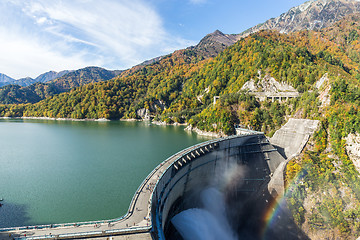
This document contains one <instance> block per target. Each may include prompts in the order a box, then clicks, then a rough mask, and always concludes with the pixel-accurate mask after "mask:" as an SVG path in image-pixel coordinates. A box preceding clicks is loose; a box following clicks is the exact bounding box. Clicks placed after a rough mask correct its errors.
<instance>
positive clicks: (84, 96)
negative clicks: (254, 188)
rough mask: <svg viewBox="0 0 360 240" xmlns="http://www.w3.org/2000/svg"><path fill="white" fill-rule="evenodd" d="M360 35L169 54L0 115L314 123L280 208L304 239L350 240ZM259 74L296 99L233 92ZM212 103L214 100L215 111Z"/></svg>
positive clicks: (354, 232)
mask: <svg viewBox="0 0 360 240" xmlns="http://www.w3.org/2000/svg"><path fill="white" fill-rule="evenodd" d="M359 36H360V21H359V17H357V16H355V15H353V16H348V17H347V18H345V19H343V20H342V21H340V22H338V23H336V24H335V25H333V26H332V27H330V28H328V29H324V30H321V31H317V32H315V31H301V32H295V33H291V34H280V33H279V32H276V31H261V32H258V33H255V34H253V35H250V36H248V37H246V38H244V39H241V40H239V41H238V42H237V43H235V44H234V45H232V46H230V47H228V48H226V49H225V50H224V51H223V52H222V53H220V54H219V55H218V56H217V57H215V58H208V59H204V58H203V57H202V56H200V55H198V54H197V53H196V52H194V51H191V50H190V49H187V50H180V51H176V52H174V53H173V54H171V55H168V56H165V57H163V58H162V59H161V60H159V61H157V62H154V63H152V64H150V65H147V66H141V67H138V68H136V69H133V70H131V71H128V72H124V73H123V74H122V75H120V76H119V77H117V78H115V79H113V80H109V81H106V82H99V83H93V84H87V85H84V86H81V87H78V88H75V89H72V90H71V91H70V92H66V93H61V94H59V95H55V96H52V97H49V98H46V99H45V100H42V101H41V102H38V103H36V104H26V105H1V106H0V116H6V117H16V116H18V117H19V116H34V117H40V116H45V117H55V118H77V119H83V118H88V119H96V118H107V119H122V118H141V117H143V114H140V113H141V112H147V113H148V114H149V115H150V116H151V117H152V118H153V119H155V120H161V121H165V122H167V123H172V122H180V123H182V122H186V123H188V124H191V125H192V126H193V127H197V128H199V129H201V130H205V131H212V132H219V133H222V134H232V133H233V132H234V124H240V125H243V126H246V127H249V128H252V129H254V130H260V131H263V132H265V133H266V134H268V135H269V136H271V135H272V134H273V132H274V131H275V130H276V129H278V128H279V127H280V126H281V125H282V124H283V123H284V122H285V121H286V118H288V117H290V116H295V117H301V118H310V119H318V120H320V122H321V128H320V129H319V130H318V132H316V134H315V136H314V137H313V139H312V141H311V144H310V145H309V146H308V149H307V151H305V153H303V155H301V156H300V157H298V158H296V159H294V160H293V161H292V162H290V164H289V165H288V169H287V183H288V184H289V185H290V184H292V183H293V182H294V181H296V183H298V184H297V185H296V186H295V187H293V188H292V191H290V192H289V193H288V195H287V198H288V202H289V205H290V207H291V210H292V211H293V215H294V218H295V220H296V222H297V223H298V224H299V226H301V227H302V228H303V230H304V231H305V232H306V233H307V234H309V235H310V236H317V235H316V234H318V233H319V232H322V233H323V234H325V235H322V236H325V237H327V236H339V237H341V238H344V239H347V238H349V239H351V237H352V236H358V235H359V233H360V222H359V219H360V179H359V174H358V172H357V171H356V170H355V168H354V166H353V164H352V162H351V161H350V159H349V157H348V155H347V154H346V151H345V140H344V138H345V137H346V136H347V135H348V134H349V133H355V132H358V133H359V132H360V109H359V106H360V90H359V87H360V86H359V85H360V84H359V79H360V74H359V67H360V65H359V63H360V62H359V59H360V55H359V54H360V53H359V51H358V50H359V46H360V45H359V44H360V42H359V41H360V37H359ZM265 75H267V76H272V77H274V78H275V79H276V80H277V81H279V82H286V83H288V84H290V85H292V86H293V87H295V88H296V89H297V90H298V91H299V92H300V93H301V96H300V97H299V98H296V99H292V100H289V101H287V102H281V103H280V102H278V101H275V102H271V101H264V102H260V101H259V100H257V99H256V98H255V97H253V96H251V95H249V94H248V93H246V92H243V91H241V87H242V86H243V85H244V83H245V82H247V81H249V80H250V79H253V80H255V82H257V81H260V80H261V79H262V78H263V77H264V76H265ZM323 76H327V79H328V80H327V81H328V85H329V86H330V87H329V88H328V91H329V92H328V95H329V96H328V97H329V98H330V103H329V104H328V105H326V104H325V105H324V104H322V103H321V98H319V96H320V95H321V94H322V91H324V90H323V89H322V88H317V87H316V86H315V85H316V82H317V81H318V80H319V79H320V78H322V77H323ZM214 96H219V100H218V101H217V103H216V104H213V98H214ZM139 110H142V111H139ZM299 182H301V184H299ZM344 193H346V194H344ZM326 234H328V235H326ZM331 234H333V235H331Z"/></svg>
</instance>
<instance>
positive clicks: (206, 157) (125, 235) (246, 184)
mask: <svg viewBox="0 0 360 240" xmlns="http://www.w3.org/2000/svg"><path fill="white" fill-rule="evenodd" d="M317 124H318V123H317V122H316V121H309V120H306V121H304V120H301V119H290V121H289V122H288V123H287V124H286V125H285V126H284V128H282V129H280V130H279V131H278V132H277V133H276V134H275V135H274V137H273V138H271V139H270V140H269V139H268V138H266V137H265V136H264V134H263V133H259V132H254V131H245V133H246V135H240V136H230V137H226V138H219V139H215V140H210V141H207V142H203V143H200V144H197V145H194V146H191V147H189V148H186V149H184V150H182V151H180V152H178V153H176V154H174V155H172V156H171V157H169V158H168V159H166V160H165V161H164V162H162V163H161V164H160V165H158V166H157V167H156V168H155V169H154V170H153V171H152V172H151V173H150V174H149V175H148V176H147V177H146V179H145V180H144V181H143V182H142V184H141V185H140V186H139V188H138V190H137V191H136V193H135V194H134V196H133V198H132V201H131V204H130V207H129V210H128V212H127V214H125V215H124V216H122V217H120V218H116V219H110V220H102V221H91V222H81V223H72V224H52V225H42V226H27V227H14V228H7V229H0V239H11V238H13V237H14V238H17V239H24V238H26V239H84V238H94V239H96V238H98V239H106V238H108V237H112V238H113V239H185V240H186V239H189V238H187V236H186V233H188V235H190V239H193V237H194V236H198V237H196V238H195V239H250V240H252V239H254V240H257V239H279V240H281V239H294V240H295V239H308V237H307V236H306V235H305V234H304V233H303V232H302V231H301V230H300V229H298V228H297V226H296V224H295V223H294V221H293V218H292V216H291V214H290V212H289V210H288V208H287V206H286V204H280V205H279V206H276V204H277V203H278V202H277V200H278V197H279V196H280V197H281V196H282V195H283V193H284V169H285V166H286V163H287V159H288V158H289V157H288V156H293V155H296V154H298V153H299V152H300V151H301V150H302V148H303V147H304V146H305V145H306V143H307V140H308V139H309V137H310V135H311V134H312V133H313V132H314V131H315V129H316V127H317ZM281 139H282V140H281ZM271 143H277V145H275V144H274V145H272V144H271ZM179 223H180V224H179ZM184 233H185V235H184Z"/></svg>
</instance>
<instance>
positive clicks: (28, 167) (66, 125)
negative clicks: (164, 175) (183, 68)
mask: <svg viewBox="0 0 360 240" xmlns="http://www.w3.org/2000/svg"><path fill="white" fill-rule="evenodd" d="M0 134H1V137H0V199H3V201H1V202H0V203H2V204H3V206H2V207H0V228H1V227H13V226H25V225H40V224H52V223H71V222H82V221H92V220H105V219H114V218H118V217H121V216H122V215H124V214H125V213H126V212H127V209H128V207H129V205H130V201H131V199H132V197H133V195H134V193H135V191H136V189H137V188H138V187H139V185H140V184H141V182H142V181H143V180H144V179H145V178H146V176H147V175H148V174H149V173H150V172H151V171H152V170H153V169H154V168H155V167H156V166H157V165H158V164H159V163H161V162H162V161H164V160H165V159H167V158H168V157H170V156H171V155H173V154H175V153H176V152H178V151H180V150H182V149H184V148H186V147H189V146H191V145H194V144H197V143H199V142H203V141H206V140H209V139H210V138H209V137H202V136H198V135H196V134H195V133H191V132H187V131H184V127H183V126H157V125H152V124H149V123H147V122H121V121H107V122H93V121H54V120H22V119H9V120H7V119H2V120H0Z"/></svg>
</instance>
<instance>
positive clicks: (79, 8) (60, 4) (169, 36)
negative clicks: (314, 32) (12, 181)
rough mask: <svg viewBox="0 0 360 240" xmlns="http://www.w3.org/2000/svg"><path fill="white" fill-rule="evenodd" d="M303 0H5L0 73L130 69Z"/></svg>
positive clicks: (0, 30)
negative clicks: (216, 31)
mask: <svg viewBox="0 0 360 240" xmlns="http://www.w3.org/2000/svg"><path fill="white" fill-rule="evenodd" d="M303 2H305V0H278V1H277V0H273V1H269V0H26V1H24V0H1V1H0V73H3V74H6V75H8V76H9V77H12V78H15V79H19V78H23V77H32V78H35V77H37V76H38V75H40V74H42V73H44V72H47V71H50V70H52V71H62V70H75V69H79V68H83V67H86V66H99V67H104V68H106V69H117V70H124V69H127V68H130V67H132V66H134V65H137V64H139V63H141V62H143V61H145V60H148V59H152V58H155V57H158V56H162V55H166V54H169V53H172V52H173V51H175V50H178V49H183V48H186V47H189V46H193V45H196V44H197V43H198V42H199V41H200V40H201V39H202V38H203V37H204V36H205V35H206V34H208V33H211V32H214V31H215V30H217V29H218V30H220V31H222V32H223V33H228V34H235V33H241V32H243V31H245V30H246V29H248V28H250V27H252V26H254V25H256V24H259V23H262V22H265V21H266V20H268V19H269V18H272V17H277V16H279V15H280V14H281V13H284V12H286V11H288V10H289V9H290V8H291V7H294V6H298V5H300V4H302V3H303Z"/></svg>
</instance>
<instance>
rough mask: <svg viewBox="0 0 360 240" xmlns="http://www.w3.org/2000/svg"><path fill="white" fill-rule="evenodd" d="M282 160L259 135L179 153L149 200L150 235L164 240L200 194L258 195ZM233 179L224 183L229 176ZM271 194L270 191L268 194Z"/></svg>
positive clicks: (217, 142) (229, 139)
mask: <svg viewBox="0 0 360 240" xmlns="http://www.w3.org/2000/svg"><path fill="white" fill-rule="evenodd" d="M284 161H285V159H284V158H283V157H282V156H281V155H280V154H279V153H278V151H277V149H275V148H274V147H273V146H272V145H271V144H270V143H269V141H268V140H267V138H266V137H265V136H264V135H263V134H262V133H257V134H252V135H245V136H232V137H228V138H221V139H217V140H214V141H208V142H205V143H202V144H199V145H195V146H193V147H191V148H188V149H186V150H184V151H182V153H181V154H179V155H177V156H176V159H174V161H173V163H172V164H171V165H170V166H169V167H168V168H167V169H166V171H164V172H163V174H162V176H161V177H160V178H159V181H158V182H157V184H156V186H155V188H154V191H153V195H152V199H151V217H152V227H153V228H152V234H153V238H154V239H165V238H166V236H169V235H171V234H173V233H172V232H173V231H174V229H173V227H172V224H171V221H170V220H171V218H172V217H173V216H175V215H176V214H177V213H179V212H181V211H183V210H185V209H187V208H191V207H197V206H196V202H197V201H196V198H197V197H196V196H197V193H198V192H199V190H201V189H204V188H206V187H208V186H212V185H219V184H220V185H221V184H222V185H224V188H229V189H227V191H229V192H231V194H246V195H251V194H258V193H259V192H261V191H260V189H267V185H268V183H269V181H270V179H271V177H272V174H273V173H274V172H275V170H276V169H277V167H278V166H279V165H280V164H281V163H282V162H284ZM229 171H230V173H229V174H232V175H234V174H235V176H236V178H235V179H233V180H234V181H232V182H226V180H225V179H226V176H224V174H226V173H227V172H229ZM270 191H271V190H270Z"/></svg>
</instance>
